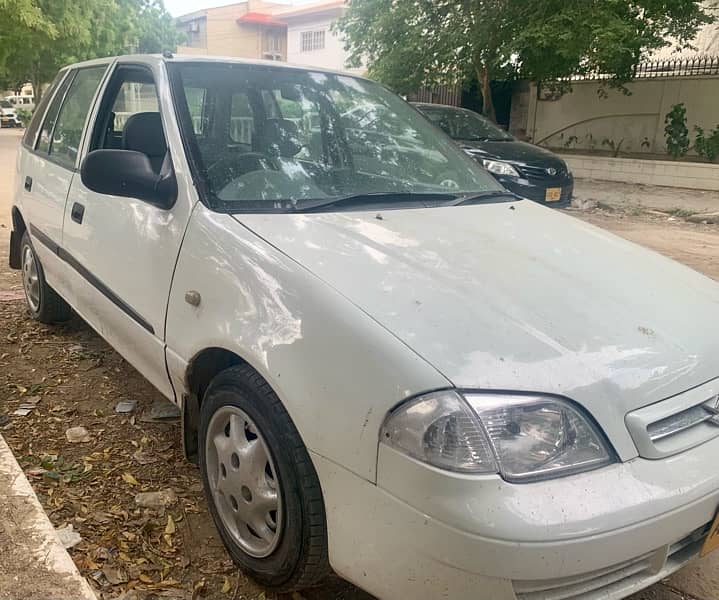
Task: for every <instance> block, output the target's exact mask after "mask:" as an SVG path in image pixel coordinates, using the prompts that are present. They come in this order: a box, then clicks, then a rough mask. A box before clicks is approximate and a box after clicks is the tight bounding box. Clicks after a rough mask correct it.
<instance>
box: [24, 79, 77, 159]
mask: <svg viewBox="0 0 719 600" xmlns="http://www.w3.org/2000/svg"><path fill="white" fill-rule="evenodd" d="M66 73H67V72H66V71H60V72H59V73H58V74H57V75H56V76H55V79H54V80H53V82H52V84H51V85H50V87H49V88H48V89H46V90H45V93H44V94H43V97H42V98H41V99H40V104H38V105H37V106H36V107H35V110H34V111H33V115H32V119H31V120H30V124H29V125H28V127H27V129H26V130H25V135H24V136H23V138H22V143H23V144H24V145H25V146H27V147H28V148H32V147H33V146H34V145H35V138H37V132H38V130H39V129H40V124H41V123H42V118H43V115H44V114H45V110H46V109H47V105H48V104H49V103H50V99H51V98H52V95H53V94H54V93H55V90H56V89H57V86H58V85H60V82H61V81H62V79H63V77H65V74H66Z"/></svg>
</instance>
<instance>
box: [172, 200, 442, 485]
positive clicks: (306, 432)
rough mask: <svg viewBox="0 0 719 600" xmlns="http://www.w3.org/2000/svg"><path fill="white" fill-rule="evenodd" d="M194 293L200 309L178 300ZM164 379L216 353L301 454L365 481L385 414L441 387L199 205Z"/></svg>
mask: <svg viewBox="0 0 719 600" xmlns="http://www.w3.org/2000/svg"><path fill="white" fill-rule="evenodd" d="M188 290H197V291H198V292H199V293H200V294H201V296H202V302H201V304H200V305H199V306H198V307H193V306H191V305H190V304H188V303H186V302H185V301H184V295H185V292H187V291H188ZM167 344H168V356H173V358H172V359H169V360H168V366H169V368H170V375H171V377H172V379H173V381H174V382H182V381H183V380H184V375H185V373H184V372H178V370H180V369H183V366H184V365H185V364H187V363H188V362H189V361H190V360H191V359H192V357H193V356H195V355H196V354H197V353H198V352H200V351H201V350H203V349H204V348H210V347H220V348H226V349H228V350H231V351H233V352H236V353H237V354H239V355H240V356H241V357H242V358H243V359H245V360H246V361H247V362H248V363H249V364H250V365H251V366H252V367H254V368H255V369H256V370H257V371H258V372H259V373H260V374H261V375H262V376H263V377H264V378H265V379H266V380H267V381H268V383H269V384H270V385H271V386H272V387H273V389H274V390H275V392H276V393H277V395H278V396H279V397H280V399H281V400H282V402H283V403H284V405H285V407H286V408H287V410H288V412H289V413H290V416H291V417H292V419H293V421H294V423H295V425H296V426H297V428H298V430H299V432H300V434H301V435H302V437H303V439H304V441H305V444H306V445H307V446H308V447H309V448H310V449H312V450H314V451H315V452H317V453H318V454H321V455H323V456H325V457H327V458H329V459H330V460H333V461H335V462H338V463H340V464H342V465H343V466H345V467H346V468H348V469H350V470H351V471H353V472H355V473H356V474H358V475H360V476H362V477H364V478H366V479H369V480H374V478H375V469H376V459H377V443H378V438H377V436H378V432H379V428H380V425H381V423H382V421H383V419H384V417H385V415H386V413H387V411H388V410H390V409H391V408H392V407H393V406H395V405H396V404H398V403H399V402H401V401H402V400H403V399H405V398H407V397H410V396H412V395H415V394H417V393H420V392H422V391H425V390H428V389H436V388H441V387H446V386H448V385H449V382H448V381H447V380H446V379H445V378H444V377H442V376H441V375H440V374H439V373H438V372H437V371H436V370H435V369H434V368H433V367H431V366H430V365H429V364H427V363H426V362H425V361H424V360H423V359H421V358H420V357H418V356H417V355H416V354H414V353H413V352H412V351H411V350H410V349H409V348H408V347H407V346H405V345H404V344H403V343H402V342H400V341H399V340H397V339H396V338H395V337H394V336H393V335H391V334H390V333H389V332H387V331H386V330H385V329H384V328H382V327H381V326H380V325H378V324H377V323H376V322H375V321H373V320H372V319H370V318H369V317H368V316H367V315H366V314H364V313H363V312H361V311H360V310H359V309H358V308H357V307H355V306H354V305H352V304H351V303H350V302H349V301H348V300H347V299H346V298H344V297H342V296H341V295H339V294H338V293H337V292H335V291H334V290H332V289H331V288H330V287H329V286H327V285H326V284H324V283H323V282H321V281H320V280H319V279H318V278H316V277H315V276H314V275H312V274H311V273H309V272H308V271H307V270H306V269H304V268H303V267H301V266H300V265H298V264H297V263H296V262H294V261H293V260H291V259H290V258H288V257H287V256H285V255H283V254H282V253H280V252H279V251H278V250H276V249H275V248H273V247H272V246H270V245H269V244H267V243H266V242H265V241H263V240H262V239H260V238H259V237H257V236H256V235H255V234H253V233H252V232H251V231H249V230H247V229H246V228H245V227H243V226H242V225H241V224H240V223H238V222H237V221H235V220H234V219H233V218H232V217H230V216H229V215H223V214H216V213H212V212H210V211H209V210H208V209H206V208H205V207H203V206H198V207H197V208H196V210H195V212H194V213H193V216H192V219H191V222H190V225H189V227H188V230H187V233H186V235H185V240H184V243H183V246H182V250H181V253H180V258H179V261H178V265H177V270H176V272H175V278H174V281H173V286H172V290H171V293H170V303H169V310H168V317H167Z"/></svg>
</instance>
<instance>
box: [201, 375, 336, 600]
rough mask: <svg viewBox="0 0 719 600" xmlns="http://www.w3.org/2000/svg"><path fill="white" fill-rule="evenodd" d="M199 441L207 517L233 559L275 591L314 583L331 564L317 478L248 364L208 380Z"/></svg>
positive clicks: (291, 430)
mask: <svg viewBox="0 0 719 600" xmlns="http://www.w3.org/2000/svg"><path fill="white" fill-rule="evenodd" d="M199 442H200V444H199V450H200V469H201V471H202V479H203V484H204V488H205V494H206V496H207V499H208V502H209V505H210V512H211V513H212V517H213V519H214V521H215V525H216V526H217V528H218V530H219V533H220V537H221V538H222V541H223V542H224V544H225V547H226V548H227V550H228V552H229V553H230V555H231V556H232V558H233V559H234V561H235V562H236V563H237V564H238V565H239V566H240V567H241V568H242V569H243V571H245V572H246V573H247V574H248V575H251V576H252V577H254V578H255V579H256V580H257V581H258V582H259V583H261V584H263V585H265V586H268V587H271V588H273V589H276V590H278V591H291V590H296V589H301V588H305V587H309V586H311V585H314V584H316V583H317V582H318V581H320V580H321V579H322V578H323V577H324V576H325V575H326V574H327V572H328V570H329V566H328V560H327V533H326V521H325V512H324V503H323V501H322V492H321V490H320V484H319V480H318V478H317V473H316V472H315V470H314V467H313V465H312V462H311V460H310V457H309V454H308V452H307V449H306V448H305V446H304V444H303V442H302V440H301V438H300V436H299V433H298V432H297V430H296V428H295V426H294V424H293V423H292V420H291V419H290V416H289V415H288V413H287V411H286V410H285V408H284V406H282V403H281V402H280V400H279V398H277V396H276V395H275V393H274V392H273V391H272V389H271V388H270V386H269V385H268V384H267V382H266V381H265V380H264V379H263V378H262V377H260V375H258V374H257V373H256V372H255V371H254V370H253V369H251V368H250V367H249V366H247V365H239V366H235V367H231V368H229V369H227V370H226V371H223V372H222V373H220V374H219V375H217V376H216V377H215V379H213V380H212V382H211V384H210V386H209V387H208V389H207V392H206V393H205V396H204V399H203V402H202V407H201V416H200V440H199Z"/></svg>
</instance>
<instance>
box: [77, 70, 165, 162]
mask: <svg viewBox="0 0 719 600" xmlns="http://www.w3.org/2000/svg"><path fill="white" fill-rule="evenodd" d="M102 148H104V149H112V150H132V151H134V152H142V153H143V154H145V155H146V156H147V157H148V158H149V159H150V164H151V165H152V168H153V170H154V171H155V173H159V172H160V170H161V169H162V165H163V163H164V160H165V156H166V154H167V142H166V141H165V131H164V128H163V125H162V116H161V115H160V107H159V102H158V99H157V89H156V87H155V83H154V80H153V78H152V73H151V71H150V70H149V69H145V68H144V67H137V66H134V65H121V66H120V67H118V69H117V70H116V71H115V73H114V74H113V76H112V78H111V80H110V82H109V83H108V85H107V87H106V91H105V95H104V96H103V99H102V101H101V102H100V109H99V110H98V113H97V118H96V120H95V129H94V131H93V135H92V138H91V140H90V144H89V150H90V151H93V150H97V149H102Z"/></svg>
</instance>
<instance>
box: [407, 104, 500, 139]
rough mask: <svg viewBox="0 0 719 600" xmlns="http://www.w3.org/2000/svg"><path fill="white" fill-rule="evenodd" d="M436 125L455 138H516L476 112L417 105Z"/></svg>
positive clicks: (449, 107)
mask: <svg viewBox="0 0 719 600" xmlns="http://www.w3.org/2000/svg"><path fill="white" fill-rule="evenodd" d="M417 108H418V109H419V110H420V111H421V112H422V113H424V114H425V115H426V117H427V118H428V119H429V120H430V121H432V123H434V124H435V125H438V126H439V127H440V128H442V130H443V131H444V132H445V133H446V134H447V135H449V137H451V138H452V139H453V140H472V141H476V142H485V141H493V142H499V141H508V140H513V139H514V138H513V137H512V136H511V135H509V134H508V133H507V132H506V131H504V130H502V129H500V128H499V127H497V126H496V125H495V124H494V123H492V121H490V120H489V119H487V118H485V117H483V116H482V115H478V114H477V113H476V112H472V111H471V110H466V109H464V108H454V107H452V106H437V107H435V106H426V105H421V106H418V107H417Z"/></svg>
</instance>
